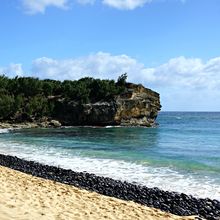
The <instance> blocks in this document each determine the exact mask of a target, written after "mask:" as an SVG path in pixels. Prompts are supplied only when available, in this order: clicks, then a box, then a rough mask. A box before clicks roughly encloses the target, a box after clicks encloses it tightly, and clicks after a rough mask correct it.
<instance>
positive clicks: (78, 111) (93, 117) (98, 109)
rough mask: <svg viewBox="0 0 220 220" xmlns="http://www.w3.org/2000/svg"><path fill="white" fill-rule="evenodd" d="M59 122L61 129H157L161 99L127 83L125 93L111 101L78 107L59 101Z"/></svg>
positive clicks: (72, 103) (78, 105)
mask: <svg viewBox="0 0 220 220" xmlns="http://www.w3.org/2000/svg"><path fill="white" fill-rule="evenodd" d="M57 102H58V103H59V109H60V111H59V113H58V114H57V115H56V120H58V121H59V122H61V124H62V125H67V126H71V125H88V126H111V125H112V126H117V125H118V126H145V127H153V126H155V125H156V122H155V120H156V118H157V115H158V112H159V111H160V109H161V105H160V95H159V94H158V93H157V92H154V91H152V90H150V89H148V88H145V87H144V86H143V85H141V84H133V83H126V90H125V92H123V93H121V94H119V95H117V96H116V97H115V98H114V99H112V100H111V101H98V102H95V103H87V104H79V103H78V102H75V101H69V102H66V100H65V99H58V100H57Z"/></svg>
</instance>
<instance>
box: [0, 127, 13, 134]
mask: <svg viewBox="0 0 220 220" xmlns="http://www.w3.org/2000/svg"><path fill="white" fill-rule="evenodd" d="M10 130H11V129H8V128H0V134H4V133H9V132H10Z"/></svg>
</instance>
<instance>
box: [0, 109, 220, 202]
mask: <svg viewBox="0 0 220 220" xmlns="http://www.w3.org/2000/svg"><path fill="white" fill-rule="evenodd" d="M157 122H158V123H159V126H158V127H156V128H141V127H136V128H135V127H132V128H125V127H111V126H107V127H71V128H59V129H45V128H44V129H43V128H42V129H39V128H38V129H15V130H6V129H0V153H1V154H7V155H12V156H18V157H20V158H23V159H27V160H34V161H37V162H40V163H43V164H48V165H55V166H59V167H62V168H67V169H72V170H74V171H78V172H81V171H82V172H83V171H86V172H89V173H94V174H97V175H100V176H107V177H111V178H114V179H117V180H124V181H128V182H131V183H135V184H141V185H145V186H148V187H158V188H160V189H163V190H168V191H176V192H180V193H181V192H183V193H186V194H191V195H193V196H195V197H201V198H206V197H208V198H211V199H217V200H220V113H214V112H161V113H160V114H159V116H158V119H157Z"/></svg>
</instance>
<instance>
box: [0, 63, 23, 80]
mask: <svg viewBox="0 0 220 220" xmlns="http://www.w3.org/2000/svg"><path fill="white" fill-rule="evenodd" d="M0 75H7V76H10V77H15V76H23V75H24V72H23V69H22V64H20V63H19V64H15V63H11V64H10V65H8V66H6V67H0Z"/></svg>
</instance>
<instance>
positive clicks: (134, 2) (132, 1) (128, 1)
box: [102, 0, 152, 10]
mask: <svg viewBox="0 0 220 220" xmlns="http://www.w3.org/2000/svg"><path fill="white" fill-rule="evenodd" d="M151 1H152V0H103V1H102V3H103V4H105V5H108V6H110V7H113V8H117V9H121V10H133V9H135V8H137V7H142V6H143V5H145V4H146V3H150V2H151Z"/></svg>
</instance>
